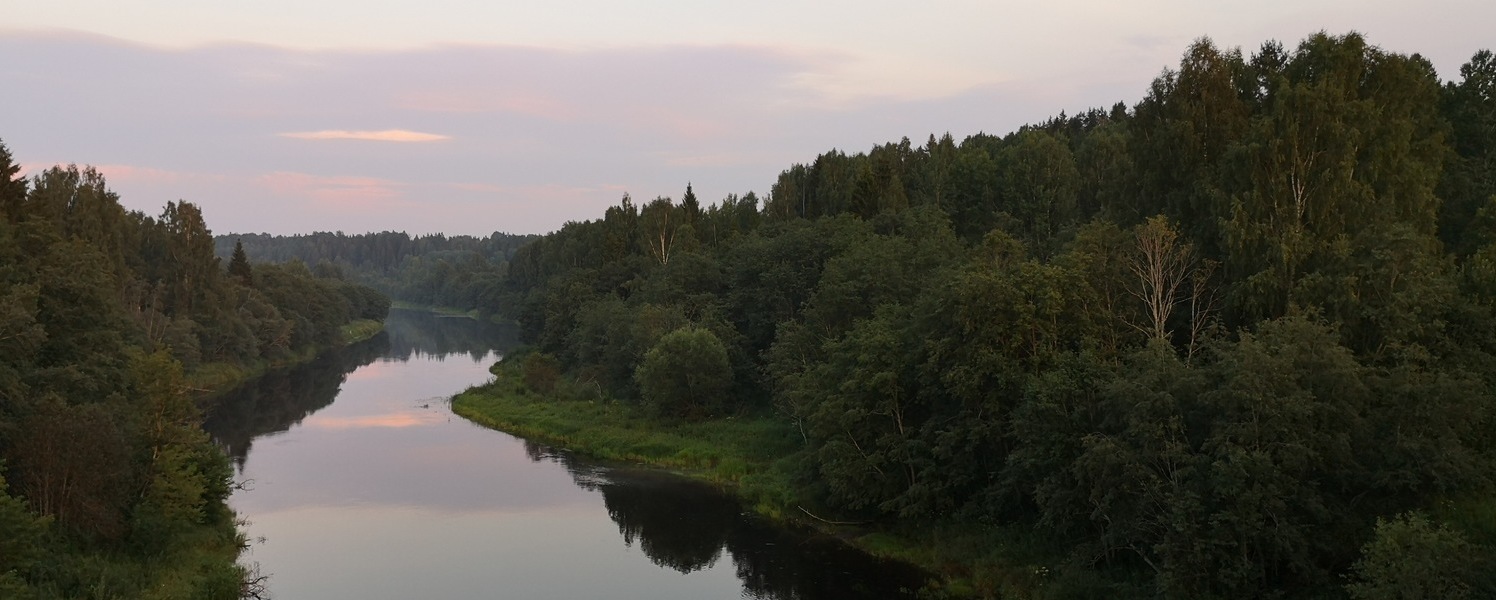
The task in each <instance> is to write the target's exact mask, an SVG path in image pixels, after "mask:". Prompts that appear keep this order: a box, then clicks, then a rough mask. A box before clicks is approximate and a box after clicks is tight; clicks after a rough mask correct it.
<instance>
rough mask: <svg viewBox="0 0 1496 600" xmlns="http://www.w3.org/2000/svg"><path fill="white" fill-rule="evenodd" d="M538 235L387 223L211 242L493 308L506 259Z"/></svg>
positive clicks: (440, 302)
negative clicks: (449, 232)
mask: <svg viewBox="0 0 1496 600" xmlns="http://www.w3.org/2000/svg"><path fill="white" fill-rule="evenodd" d="M537 237H539V236H534V235H510V234H506V233H494V234H493V235H490V236H488V237H486V238H480V237H473V236H465V235H456V236H445V235H441V234H435V235H425V236H418V237H414V238H412V237H411V236H409V235H407V234H406V233H404V232H398V233H397V232H390V231H385V232H381V233H365V234H358V235H344V234H343V233H342V232H337V233H327V232H318V233H312V234H308V235H292V236H273V235H268V234H263V233H258V234H256V233H250V234H229V235H220V236H218V237H217V238H216V240H215V243H216V249H217V254H218V256H220V257H222V258H224V259H225V260H227V259H228V257H229V256H230V254H231V253H232V252H233V250H234V244H235V243H241V244H243V247H244V252H245V253H246V254H247V255H248V257H249V260H250V261H252V262H272V263H283V262H289V261H300V262H302V263H304V264H306V265H309V266H310V267H311V268H312V269H313V271H315V272H316V273H318V274H323V275H328V276H336V277H347V278H348V279H350V280H352V281H357V282H359V283H361V284H364V285H368V286H370V287H373V288H375V289H378V290H380V291H381V292H384V293H385V294H388V295H389V296H390V297H392V298H394V299H396V300H401V301H405V302H410V303H413V304H421V305H426V306H444V307H453V308H461V309H478V310H480V311H481V312H485V313H491V312H492V310H493V307H494V306H496V305H497V303H498V293H499V284H500V281H501V280H502V278H503V276H504V273H505V272H506V270H507V265H508V262H509V259H510V258H512V257H513V256H514V253H515V251H516V250H518V249H519V247H520V246H523V245H525V244H527V243H529V242H530V241H532V240H534V239H535V238H537Z"/></svg>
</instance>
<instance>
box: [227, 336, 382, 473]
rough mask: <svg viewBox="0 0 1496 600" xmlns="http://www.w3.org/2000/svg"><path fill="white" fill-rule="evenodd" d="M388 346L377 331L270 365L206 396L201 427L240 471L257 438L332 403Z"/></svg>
mask: <svg viewBox="0 0 1496 600" xmlns="http://www.w3.org/2000/svg"><path fill="white" fill-rule="evenodd" d="M389 350H390V338H389V336H388V335H386V334H384V333H380V334H379V335H376V336H374V337H373V338H371V339H368V340H365V341H362V342H359V343H357V344H353V345H350V346H347V347H344V348H338V349H335V350H332V351H330V352H327V353H325V354H323V355H322V356H319V357H317V358H316V359H315V360H313V361H312V362H309V363H306V364H304V365H297V366H296V367H293V368H289V369H277V370H273V371H271V372H269V373H266V374H265V375H264V376H262V377H260V378H259V379H256V380H254V381H251V382H249V383H247V384H245V385H242V386H239V388H237V389H235V390H233V391H231V392H229V393H227V394H224V395H222V396H219V397H216V398H213V399H212V400H210V401H209V402H208V404H209V406H208V409H207V410H206V411H205V412H206V413H207V414H206V416H205V418H204V419H203V429H204V430H206V431H209V432H211V433H212V435H213V438H214V439H216V440H218V444H219V445H220V446H222V447H223V450H224V453H225V454H227V455H228V456H229V459H230V460H232V461H234V465H235V467H237V468H238V469H240V470H243V468H244V459H245V458H246V457H247V456H249V450H250V447H251V446H253V445H254V440H255V438H258V437H261V436H266V435H271V434H274V433H277V432H282V431H286V430H289V429H290V428H291V427H292V426H294V425H296V424H297V423H300V422H301V420H302V419H305V418H306V417H307V415H310V414H312V413H314V412H317V411H319V410H322V409H323V408H325V407H327V405H329V404H332V401H333V399H335V398H337V397H338V390H339V389H340V388H341V387H342V385H343V381H345V380H346V379H347V377H348V374H349V373H352V372H353V371H354V370H355V369H358V368H359V367H362V366H364V365H367V364H370V363H373V362H374V361H376V360H378V359H379V358H380V357H382V356H385V354H386V353H387V352H389Z"/></svg>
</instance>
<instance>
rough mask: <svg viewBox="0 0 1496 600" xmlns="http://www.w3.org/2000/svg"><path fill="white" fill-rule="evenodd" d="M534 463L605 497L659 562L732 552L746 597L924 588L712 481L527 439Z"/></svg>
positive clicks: (621, 526) (693, 564) (869, 594)
mask: <svg viewBox="0 0 1496 600" xmlns="http://www.w3.org/2000/svg"><path fill="white" fill-rule="evenodd" d="M525 454H526V455H528V456H529V457H530V459H531V460H533V461H536V462H541V461H550V462H554V463H557V464H560V465H562V466H564V467H565V468H566V470H567V472H568V473H570V474H571V476H572V480H573V481H575V482H576V484H577V485H578V486H580V487H582V488H585V489H589V490H595V491H597V492H600V493H601V494H602V496H603V504H604V505H605V506H606V507H607V509H608V516H609V517H610V518H611V519H612V520H613V522H614V523H617V524H618V531H619V533H620V534H622V535H623V540H624V543H625V544H628V545H630V546H632V545H633V544H634V543H635V542H637V543H638V545H639V548H640V549H641V550H643V551H644V554H645V555H646V556H648V557H649V559H650V560H651V561H654V563H655V564H657V565H659V566H661V567H666V568H670V569H674V570H676V571H679V572H681V573H690V572H693V571H698V570H701V569H706V568H710V567H712V566H713V565H715V564H716V563H717V561H719V560H720V559H721V558H722V553H723V552H726V553H727V554H728V555H730V556H731V559H732V563H733V566H734V567H735V568H736V570H737V574H738V578H739V579H740V580H742V582H743V595H744V597H752V598H763V599H770V598H773V599H779V600H789V599H797V600H821V599H827V600H829V599H833V598H837V599H840V598H849V599H859V598H868V599H872V598H900V597H908V598H912V597H914V594H913V593H909V592H905V593H903V594H901V595H890V592H889V590H898V589H903V590H913V589H918V588H920V587H922V586H923V585H924V584H925V583H926V582H927V581H928V577H927V576H926V575H924V574H923V573H921V572H920V571H919V570H918V569H915V568H913V567H910V566H908V565H904V564H902V563H897V562H893V561H879V560H872V559H869V558H868V557H867V556H865V555H863V554H861V553H860V552H858V551H856V550H854V549H852V548H850V547H848V546H847V545H846V544H843V543H842V542H841V541H839V540H836V539H833V538H830V537H827V536H824V535H818V534H815V532H811V531H805V530H791V529H787V528H785V527H783V526H778V525H773V524H770V523H767V522H765V521H764V520H762V519H761V518H759V517H756V516H754V515H751V514H748V513H745V512H744V511H743V508H742V506H741V505H740V504H739V503H738V502H737V500H736V499H734V498H733V497H731V496H728V495H726V494H724V493H723V492H721V491H718V490H717V489H715V488H714V487H712V486H710V485H706V484H703V483H700V482H695V481H690V480H687V479H683V478H681V477H678V476H674V475H670V474H667V473H660V472H656V471H649V470H641V469H630V468H624V467H605V466H600V465H598V464H596V463H591V462H588V461H586V460H584V459H579V458H577V457H576V456H575V455H573V454H571V453H570V452H566V451H562V450H556V449H553V448H550V447H547V446H545V445H542V444H537V443H534V442H529V441H526V442H525Z"/></svg>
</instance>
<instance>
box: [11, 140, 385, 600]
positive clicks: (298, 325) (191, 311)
mask: <svg viewBox="0 0 1496 600" xmlns="http://www.w3.org/2000/svg"><path fill="white" fill-rule="evenodd" d="M19 172H20V167H19V165H17V164H16V163H15V162H14V160H13V159H12V156H11V154H10V151H9V149H7V148H6V147H5V146H3V145H0V598H6V599H28V598H37V599H43V598H84V597H87V598H238V597H240V594H241V592H242V591H243V585H244V584H245V582H246V573H245V571H244V569H243V568H241V567H240V566H239V565H237V564H236V562H235V561H236V559H237V557H238V555H239V552H240V550H241V549H242V547H243V546H244V545H245V543H246V541H245V540H244V539H243V538H242V536H241V534H240V533H239V532H238V531H237V529H236V524H235V519H234V514H233V512H232V511H231V510H230V509H229V508H228V507H227V505H226V504H225V502H224V501H225V499H226V498H227V497H228V495H229V493H230V491H231V486H232V485H234V482H233V481H232V476H233V471H232V468H231V466H230V463H229V461H228V459H227V458H226V457H225V456H224V454H223V452H222V451H221V450H220V449H219V448H218V447H217V446H216V445H215V444H213V443H212V442H211V441H210V440H209V438H208V436H207V434H205V433H204V432H203V431H202V429H201V427H200V422H201V418H202V415H201V408H200V406H199V400H200V398H202V397H203V396H204V394H205V393H206V392H208V391H211V390H210V389H209V388H212V387H216V386H223V385H226V384H230V383H233V382H234V381H235V380H236V379H239V378H242V377H243V376H244V375H245V374H247V373H251V372H254V371H256V370H259V369H263V368H265V367H266V366H267V365H274V364H284V363H287V362H291V361H295V360H301V359H304V358H306V357H308V356H310V355H312V354H314V353H315V352H316V351H318V350H320V349H325V348H327V347H330V346H335V345H338V344H341V343H343V341H344V340H345V339H346V338H345V336H346V335H347V334H346V332H345V331H344V328H345V327H347V326H349V325H350V324H351V323H356V322H360V321H363V322H366V323H374V324H375V325H377V321H381V320H383V319H384V317H385V315H386V314H387V312H388V310H389V306H390V301H389V299H388V298H386V297H385V296H383V295H381V294H379V293H378V292H376V291H374V290H372V289H369V288H366V287H363V286H359V285H356V284H353V283H350V282H347V281H342V280H339V279H330V278H322V277H316V276H314V275H313V273H312V272H311V271H310V270H309V269H308V268H307V267H306V266H305V265H303V264H300V263H296V262H291V263H287V264H281V265H276V264H259V265H254V266H251V265H250V264H249V263H248V261H247V260H246V257H245V256H244V255H243V252H242V251H241V252H239V253H237V255H236V256H235V257H234V259H233V260H231V261H230V262H229V263H228V264H227V265H225V264H224V263H223V261H221V260H219V259H218V258H217V257H215V256H214V246H213V235H212V233H211V232H210V231H209V229H208V228H207V225H206V223H204V222H203V217H202V213H201V211H200V210H199V209H198V207H197V206H195V205H193V204H191V203H188V202H171V203H168V204H167V205H166V207H165V209H164V210H163V211H162V212H161V214H160V215H159V216H155V217H152V216H147V215H145V214H142V213H140V212H136V211H127V210H126V209H125V208H123V207H122V206H121V205H120V202H119V198H118V197H117V196H116V195H115V194H114V193H113V192H112V191H110V190H109V188H108V186H107V184H106V182H105V181H104V178H103V177H102V176H100V175H99V173H98V172H97V171H95V170H94V169H92V168H82V169H80V168H78V167H76V166H67V167H60V166H59V167H54V168H50V169H47V170H45V171H43V172H41V173H40V174H38V175H35V176H34V177H32V178H30V179H27V178H24V177H19V176H18V173H19ZM365 329H367V327H365Z"/></svg>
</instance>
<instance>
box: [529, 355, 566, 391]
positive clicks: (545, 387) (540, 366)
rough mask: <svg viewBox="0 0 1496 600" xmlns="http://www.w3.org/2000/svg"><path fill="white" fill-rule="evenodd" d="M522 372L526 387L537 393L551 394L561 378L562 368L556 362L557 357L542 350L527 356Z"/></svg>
mask: <svg viewBox="0 0 1496 600" xmlns="http://www.w3.org/2000/svg"><path fill="white" fill-rule="evenodd" d="M521 373H522V375H521V378H522V379H523V380H524V382H525V387H526V388H529V389H530V391H533V392H535V393H537V394H549V393H551V392H552V391H555V389H556V381H558V380H559V379H560V378H561V368H560V365H559V364H558V363H557V362H556V357H554V356H551V355H549V354H545V353H541V352H535V353H532V354H530V355H528V356H526V357H525V362H524V366H523V367H521Z"/></svg>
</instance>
